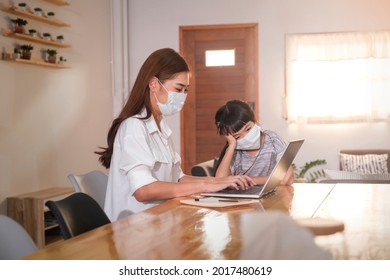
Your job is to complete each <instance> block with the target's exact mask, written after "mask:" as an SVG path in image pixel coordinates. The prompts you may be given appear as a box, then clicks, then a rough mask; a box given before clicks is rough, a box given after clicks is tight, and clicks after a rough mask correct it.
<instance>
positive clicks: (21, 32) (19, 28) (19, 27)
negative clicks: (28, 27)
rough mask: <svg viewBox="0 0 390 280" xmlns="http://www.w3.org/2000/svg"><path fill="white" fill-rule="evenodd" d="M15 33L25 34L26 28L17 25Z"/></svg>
mask: <svg viewBox="0 0 390 280" xmlns="http://www.w3.org/2000/svg"><path fill="white" fill-rule="evenodd" d="M14 32H15V33H20V34H24V26H23V25H15V26H14Z"/></svg>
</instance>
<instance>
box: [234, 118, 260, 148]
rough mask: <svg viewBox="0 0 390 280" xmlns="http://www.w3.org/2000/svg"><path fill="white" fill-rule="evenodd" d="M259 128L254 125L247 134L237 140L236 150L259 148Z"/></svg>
mask: <svg viewBox="0 0 390 280" xmlns="http://www.w3.org/2000/svg"><path fill="white" fill-rule="evenodd" d="M260 133H261V129H260V126H258V125H257V124H254V125H253V126H252V128H251V129H250V130H249V132H248V133H247V134H246V135H245V136H244V137H242V138H239V139H237V146H236V150H257V149H259V148H260Z"/></svg>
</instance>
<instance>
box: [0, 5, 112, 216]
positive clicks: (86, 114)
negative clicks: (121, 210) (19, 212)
mask: <svg viewBox="0 0 390 280" xmlns="http://www.w3.org/2000/svg"><path fill="white" fill-rule="evenodd" d="M2 2H7V3H8V1H2ZM24 2H26V3H27V4H28V5H30V6H31V7H32V8H35V7H41V8H43V10H44V11H51V10H52V11H54V12H55V13H56V16H57V18H58V19H60V20H62V21H64V22H66V23H69V24H71V27H62V28H61V27H58V28H57V27H52V26H50V25H47V24H44V23H39V22H37V21H34V20H28V22H29V24H28V26H29V28H31V27H34V28H35V29H37V30H38V31H45V32H50V33H52V34H55V35H59V34H63V35H64V37H65V40H66V42H67V43H69V44H71V45H72V47H71V48H69V49H57V50H58V51H59V53H60V54H61V55H63V56H65V57H66V58H67V59H68V63H69V64H70V65H71V67H72V68H70V69H51V68H43V67H38V66H31V65H26V64H17V63H11V62H4V61H0V73H1V74H0V213H6V203H5V199H6V197H8V196H11V195H15V194H19V193H24V192H29V191H34V190H38V189H43V188H49V187H55V186H69V187H70V183H69V181H68V179H67V177H66V176H67V175H68V174H69V173H76V174H80V173H84V172H86V171H89V170H91V169H101V170H104V169H103V168H102V167H101V165H99V163H98V161H97V159H98V157H97V156H96V155H95V154H94V153H93V151H94V150H96V148H97V147H98V146H100V145H104V144H105V139H106V135H107V129H108V127H109V125H110V122H111V120H112V96H111V64H110V0H95V1H74V0H69V1H68V2H70V3H71V6H67V7H60V6H55V5H52V4H49V3H47V2H44V1H34V0H26V1H24ZM92 2H93V3H92ZM17 3H18V2H17ZM91 4H93V5H91ZM9 16H10V17H11V18H15V17H16V16H14V15H8V14H6V13H4V12H2V11H0V27H7V26H8V23H9V20H8V19H7V18H8V17H9ZM16 41H17V40H15V39H12V38H8V37H4V36H0V48H1V50H3V49H5V50H7V51H8V52H13V44H14V43H15V42H16ZM17 42H18V43H20V44H24V43H28V42H26V41H21V40H20V41H17ZM32 44H33V45H34V47H35V48H34V51H33V52H34V53H33V56H34V57H38V56H39V50H40V49H46V48H48V47H47V46H45V45H41V44H38V43H32ZM50 48H53V47H50Z"/></svg>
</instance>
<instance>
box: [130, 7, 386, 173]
mask: <svg viewBox="0 0 390 280" xmlns="http://www.w3.org/2000/svg"><path fill="white" fill-rule="evenodd" d="M389 11H390V1H387V0H359V1H356V0H327V1H321V0H241V1H235V0H199V1H190V0H187V1H183V0H165V1H163V2H161V1H159V0H144V1H137V0H130V61H131V62H132V64H131V66H130V67H131V68H130V74H131V83H133V82H134V79H135V76H136V74H137V71H138V69H139V67H140V66H141V64H142V63H143V61H144V59H145V58H146V57H147V56H148V55H149V54H150V53H151V52H153V51H154V50H156V49H158V48H162V47H171V48H174V49H176V50H179V26H184V25H206V24H229V23H248V22H250V23H252V22H257V23H258V24H259V65H260V69H259V85H260V86H259V101H260V108H259V110H260V118H261V122H262V123H263V127H265V128H267V129H271V130H274V131H276V132H278V133H279V134H280V135H281V136H282V137H283V138H284V139H285V140H288V139H292V138H305V139H306V142H305V144H304V146H303V147H302V150H301V153H300V154H299V155H298V156H297V159H296V161H295V162H296V163H297V165H298V166H300V165H303V164H304V163H305V162H306V161H310V160H315V159H326V160H327V162H328V164H327V166H326V167H327V168H334V169H337V168H338V158H337V153H338V151H339V150H340V149H342V148H389V143H390V124H389V123H357V124H336V125H335V124H329V125H328V124H326V125H301V124H300V125H289V124H287V122H286V121H285V120H283V119H282V97H283V92H284V38H285V34H287V33H305V32H336V31H359V30H379V29H388V28H390V17H389ZM329 110H331V108H329ZM179 123H180V118H179V116H175V117H171V119H170V124H171V126H172V128H173V130H174V133H175V134H174V137H175V142H176V145H177V149H178V150H180V148H179V146H180V131H179V128H180V125H179Z"/></svg>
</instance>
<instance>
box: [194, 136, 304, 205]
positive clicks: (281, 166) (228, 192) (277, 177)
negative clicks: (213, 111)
mask: <svg viewBox="0 0 390 280" xmlns="http://www.w3.org/2000/svg"><path fill="white" fill-rule="evenodd" d="M303 141H304V139H300V140H294V141H290V142H289V143H288V145H287V147H286V149H285V150H284V152H283V155H282V156H281V157H280V159H279V161H278V162H277V163H276V165H275V167H274V169H273V170H272V173H271V175H270V176H269V177H268V180H267V181H266V182H265V184H264V185H257V186H254V187H252V188H249V189H247V190H232V189H224V190H222V191H219V192H215V193H202V194H201V195H203V196H216V197H230V198H232V197H233V198H262V197H264V196H266V195H268V194H270V193H272V192H274V191H275V189H276V187H277V186H279V184H280V182H281V181H282V180H283V178H284V176H285V175H286V173H287V170H288V168H289V167H290V166H291V164H292V163H293V161H294V159H295V156H296V155H297V153H298V151H299V149H300V148H301V146H302V144H303Z"/></svg>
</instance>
